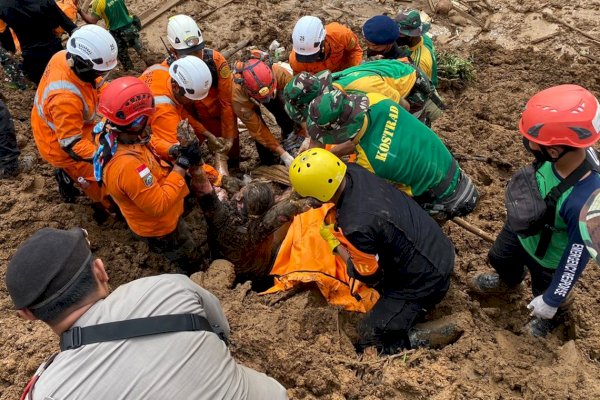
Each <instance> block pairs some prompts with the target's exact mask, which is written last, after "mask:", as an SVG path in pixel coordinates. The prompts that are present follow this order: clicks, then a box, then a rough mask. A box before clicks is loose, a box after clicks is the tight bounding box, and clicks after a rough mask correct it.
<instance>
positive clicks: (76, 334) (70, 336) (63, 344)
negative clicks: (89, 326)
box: [60, 326, 81, 351]
mask: <svg viewBox="0 0 600 400" xmlns="http://www.w3.org/2000/svg"><path fill="white" fill-rule="evenodd" d="M78 347H81V328H80V327H79V326H76V327H74V328H71V329H69V330H68V331H66V332H64V333H63V334H62V335H61V336H60V349H61V351H64V350H73V349H76V348H78Z"/></svg>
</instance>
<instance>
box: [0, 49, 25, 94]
mask: <svg viewBox="0 0 600 400" xmlns="http://www.w3.org/2000/svg"><path fill="white" fill-rule="evenodd" d="M0 64H2V67H3V68H4V73H5V74H6V77H7V78H8V80H9V81H10V84H11V85H14V86H16V87H17V88H19V89H25V88H26V87H27V81H26V80H25V75H23V71H22V70H21V69H20V68H19V65H18V63H17V62H16V61H15V59H14V58H13V57H12V56H11V55H10V54H9V53H8V52H7V51H6V50H4V49H3V48H1V47H0Z"/></svg>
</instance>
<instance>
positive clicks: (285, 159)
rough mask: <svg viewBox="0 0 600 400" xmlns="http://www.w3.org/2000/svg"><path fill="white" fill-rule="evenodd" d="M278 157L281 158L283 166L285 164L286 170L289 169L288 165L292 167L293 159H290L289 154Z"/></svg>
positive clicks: (285, 153)
mask: <svg viewBox="0 0 600 400" xmlns="http://www.w3.org/2000/svg"><path fill="white" fill-rule="evenodd" d="M279 157H281V161H283V164H285V166H286V167H288V168H289V167H290V165H292V161H294V157H292V156H291V154H290V153H288V152H287V151H286V152H284V153H283V154H282V155H280V156H279Z"/></svg>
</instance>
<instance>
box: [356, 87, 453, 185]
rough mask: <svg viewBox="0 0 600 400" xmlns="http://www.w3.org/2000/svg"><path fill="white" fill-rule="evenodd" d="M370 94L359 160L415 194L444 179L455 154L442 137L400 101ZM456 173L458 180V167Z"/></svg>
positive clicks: (359, 146) (362, 164) (371, 169)
mask: <svg viewBox="0 0 600 400" xmlns="http://www.w3.org/2000/svg"><path fill="white" fill-rule="evenodd" d="M367 96H368V98H369V103H370V105H369V112H368V113H367V118H368V127H367V129H366V131H365V133H364V135H363V136H362V137H361V138H360V139H359V141H358V145H357V147H356V152H357V154H358V159H357V163H358V164H359V165H361V166H363V167H365V168H367V169H368V170H370V171H372V172H374V173H375V174H376V175H377V176H380V177H382V178H385V179H388V180H390V181H392V182H394V183H401V184H403V185H405V186H406V190H405V191H406V192H407V193H408V194H411V195H413V196H420V195H422V194H423V193H425V192H426V191H427V190H429V189H431V188H433V187H435V186H436V185H438V184H440V183H441V182H443V181H444V178H445V175H446V173H447V171H449V170H450V167H451V165H452V163H453V158H452V155H451V154H450V152H449V151H448V149H447V148H446V146H445V145H444V143H443V142H442V141H441V140H440V138H439V137H438V136H437V135H436V134H435V133H434V132H433V131H432V130H431V129H429V128H427V127H426V126H425V125H424V124H422V123H421V122H420V121H419V120H417V119H416V118H415V117H413V116H412V115H411V114H410V113H409V112H408V111H406V110H405V109H403V108H402V107H400V106H399V105H398V104H397V103H395V102H393V101H391V100H390V99H387V98H385V97H384V96H382V95H379V94H374V93H370V94H368V95H367ZM359 135H360V134H359ZM454 175H455V176H453V177H451V181H452V182H454V183H456V181H457V180H458V175H459V172H458V169H457V170H455V174H454ZM454 186H455V185H450V187H449V188H448V190H450V189H453V188H454Z"/></svg>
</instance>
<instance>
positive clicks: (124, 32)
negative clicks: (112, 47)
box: [110, 20, 146, 71]
mask: <svg viewBox="0 0 600 400" xmlns="http://www.w3.org/2000/svg"><path fill="white" fill-rule="evenodd" d="M138 26H139V25H138V24H136V21H135V20H134V22H132V23H131V24H129V25H125V26H124V27H122V28H119V29H115V30H111V31H110V34H111V35H112V36H113V37H114V38H115V41H116V42H117V47H118V49H119V54H118V56H117V57H118V59H119V61H120V62H121V65H123V68H124V69H125V70H126V71H129V70H131V69H133V62H132V61H131V58H130V57H129V49H130V48H133V49H134V50H135V51H136V52H137V53H138V54H139V56H140V57H141V58H142V59H143V60H144V62H146V59H145V56H146V54H145V51H144V48H143V46H142V42H141V40H140V32H139V28H138Z"/></svg>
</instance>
